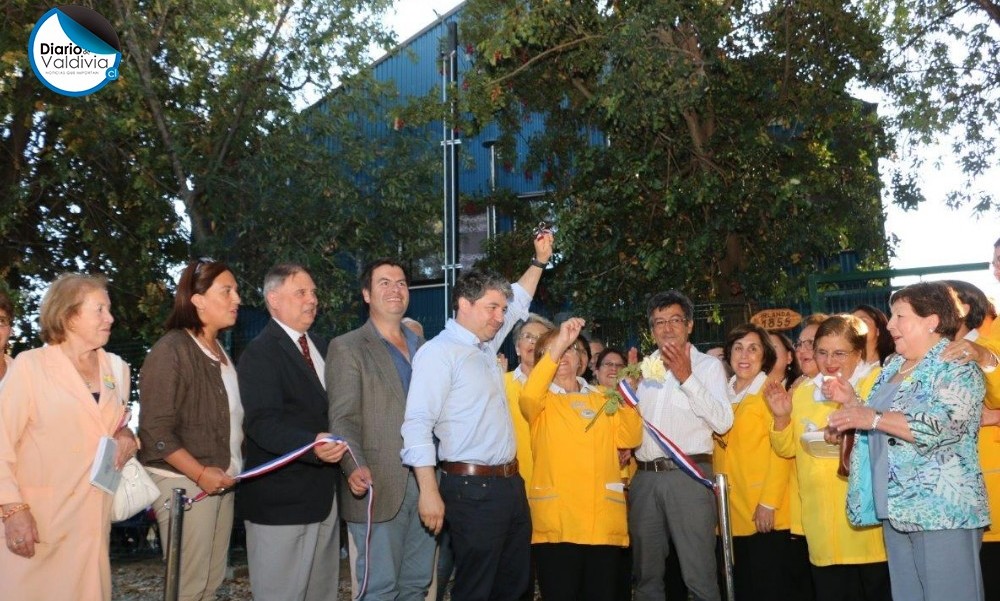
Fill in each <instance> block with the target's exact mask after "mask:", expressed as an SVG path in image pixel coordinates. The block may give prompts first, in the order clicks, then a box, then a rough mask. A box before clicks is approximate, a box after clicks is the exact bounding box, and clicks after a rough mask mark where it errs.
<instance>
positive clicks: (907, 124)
mask: <svg viewBox="0 0 1000 601" xmlns="http://www.w3.org/2000/svg"><path fill="white" fill-rule="evenodd" d="M877 4H879V5H880V6H879V8H880V10H881V11H882V13H883V14H884V15H885V20H886V35H887V37H888V38H889V40H890V41H891V42H892V48H893V50H892V52H891V53H890V55H889V64H888V65H887V66H886V68H885V71H884V72H883V73H881V74H880V78H879V80H878V81H877V82H876V83H877V85H878V87H879V88H880V89H881V90H882V91H883V92H885V93H886V94H887V95H888V96H889V97H890V98H891V99H892V101H893V104H894V106H895V108H896V112H895V114H894V115H893V118H892V122H893V126H894V127H896V128H898V129H899V130H900V131H901V132H905V133H906V134H908V135H909V136H910V139H911V140H912V144H913V145H914V146H917V145H920V144H929V143H934V142H937V141H938V140H939V139H940V138H941V137H942V136H944V135H948V136H950V140H951V147H950V148H948V149H947V151H946V152H947V153H948V154H949V155H950V156H949V157H948V158H949V159H951V160H954V162H955V163H956V164H957V165H958V166H959V167H960V168H961V169H962V171H963V172H964V175H965V179H964V180H963V181H957V182H955V183H954V184H953V188H952V189H951V190H950V191H949V193H948V197H947V200H948V203H949V204H950V205H952V206H959V205H968V206H971V207H972V208H974V209H975V210H977V211H979V212H981V213H988V212H991V211H996V210H997V209H998V208H1000V199H998V198H997V193H996V186H988V187H987V188H986V189H985V190H982V189H981V186H976V185H975V180H976V178H981V176H983V175H986V174H987V173H988V171H989V170H990V169H992V168H994V167H995V165H996V154H997V150H998V144H1000V129H998V128H997V120H998V117H1000V4H998V3H997V2H996V1H995V0H971V1H968V2H949V1H946V0H883V1H882V2H879V3H877ZM901 163H903V164H901V165H899V166H898V167H897V168H896V170H895V172H894V173H892V181H893V188H894V194H895V195H896V197H897V198H898V199H901V200H902V202H901V204H902V205H903V206H904V207H907V208H910V207H912V206H914V205H915V201H919V200H921V199H922V198H923V195H922V192H921V190H920V189H919V186H918V185H917V184H916V182H915V178H914V173H916V172H917V171H918V170H920V169H926V168H932V169H933V168H934V167H935V166H934V165H933V164H931V165H927V164H925V163H924V161H923V159H921V157H920V156H919V155H914V156H909V155H908V156H906V157H905V159H904V160H903V161H901Z"/></svg>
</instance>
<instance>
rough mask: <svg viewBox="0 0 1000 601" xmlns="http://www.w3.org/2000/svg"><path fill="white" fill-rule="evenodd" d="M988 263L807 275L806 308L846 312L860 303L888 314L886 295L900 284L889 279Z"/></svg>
mask: <svg viewBox="0 0 1000 601" xmlns="http://www.w3.org/2000/svg"><path fill="white" fill-rule="evenodd" d="M988 267H989V263H985V262H984V263H962V264H959V265H938V266H935V267H915V268H910V269H883V270H880V271H852V272H848V273H835V274H823V275H811V276H809V284H808V285H809V307H810V309H811V312H812V313H843V312H850V311H851V310H852V309H853V308H854V307H856V306H858V305H860V304H862V303H864V304H868V305H872V306H873V307H878V308H879V309H881V310H883V311H885V312H886V313H888V309H889V296H890V295H891V294H892V293H893V292H894V291H896V290H898V289H899V288H901V286H898V285H897V286H893V284H892V280H893V278H900V277H918V278H920V279H923V278H924V277H926V276H932V275H939V274H946V273H962V272H967V271H983V270H985V269H987V268H988Z"/></svg>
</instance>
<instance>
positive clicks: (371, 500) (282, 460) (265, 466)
mask: <svg viewBox="0 0 1000 601" xmlns="http://www.w3.org/2000/svg"><path fill="white" fill-rule="evenodd" d="M337 442H345V441H344V439H343V438H338V437H336V436H327V437H325V438H320V439H319V440H314V441H312V442H310V443H309V444H307V445H304V446H301V447H299V448H297V449H295V450H294V451H290V452H288V453H285V454H284V455H282V456H281V457H276V458H274V459H272V460H270V461H268V462H266V463H262V464H260V465H258V466H257V467H254V468H250V469H248V470H244V471H242V472H240V473H239V474H237V475H236V476H235V477H234V480H236V481H237V482H239V481H241V480H246V479H247V478H256V477H258V476H263V475H264V474H267V473H270V472H273V471H274V470H276V469H279V468H282V467H285V466H286V465H288V464H289V463H291V462H293V461H295V460H296V459H298V458H299V457H301V456H303V455H305V454H306V453H308V452H309V451H310V450H312V449H313V448H314V447H317V446H319V445H321V444H327V443H337ZM347 452H348V453H350V455H351V459H354V463H357V462H358V460H357V458H356V457H354V451H352V450H351V447H349V446H348V447H347ZM207 496H208V493H207V492H205V491H201V492H200V493H198V494H197V495H195V496H194V498H189V499H186V500H185V502H186V503H187V504H188V505H191V504H192V503H197V502H198V501H201V500H202V499H204V498H205V497H207ZM374 507H375V487H374V486H373V485H372V483H371V482H369V483H368V512H367V513H368V524H367V527H366V528H365V576H364V578H363V579H362V580H361V584H360V586H359V588H358V595H357V596H356V597H355V599H360V598H361V597H362V596H364V594H365V591H366V590H367V589H368V572H369V569H368V566H370V565H371V561H370V557H371V547H372V546H371V541H372V519H373V516H374Z"/></svg>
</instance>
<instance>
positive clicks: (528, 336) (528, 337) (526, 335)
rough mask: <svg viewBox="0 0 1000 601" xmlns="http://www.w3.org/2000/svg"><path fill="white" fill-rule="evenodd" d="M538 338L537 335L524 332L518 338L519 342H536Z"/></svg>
mask: <svg viewBox="0 0 1000 601" xmlns="http://www.w3.org/2000/svg"><path fill="white" fill-rule="evenodd" d="M538 338H539V336H538V334H532V333H531V332H525V333H523V334H521V336H520V340H527V341H528V342H538Z"/></svg>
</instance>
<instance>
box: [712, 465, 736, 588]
mask: <svg viewBox="0 0 1000 601" xmlns="http://www.w3.org/2000/svg"><path fill="white" fill-rule="evenodd" d="M715 494H716V496H717V497H718V500H719V504H718V508H719V536H721V537H722V564H723V565H722V570H723V572H722V573H723V575H724V576H725V581H726V599H727V601H734V600H735V598H736V595H735V593H734V592H733V526H732V523H731V522H730V520H729V482H728V479H727V478H726V475H725V474H716V475H715Z"/></svg>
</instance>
